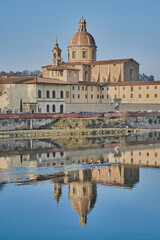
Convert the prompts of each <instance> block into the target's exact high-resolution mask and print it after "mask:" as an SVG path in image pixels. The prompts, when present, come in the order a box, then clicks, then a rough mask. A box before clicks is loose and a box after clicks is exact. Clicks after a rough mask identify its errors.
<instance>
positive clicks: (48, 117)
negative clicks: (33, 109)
mask: <svg viewBox="0 0 160 240" xmlns="http://www.w3.org/2000/svg"><path fill="white" fill-rule="evenodd" d="M66 118H83V119H84V118H86V119H88V118H97V121H96V122H97V124H96V126H95V127H97V128H98V124H99V125H102V119H104V121H106V119H118V122H119V119H121V120H122V122H123V124H120V125H119V126H118V125H117V123H116V124H115V123H113V126H111V125H109V126H107V125H105V127H106V128H107V127H121V128H124V127H129V128H140V129H142V128H143V129H159V128H160V113H159V112H157V113H72V114H71V113H69V114H65V113H64V114H0V131H12V130H32V129H50V128H52V129H53V128H54V124H55V123H56V122H58V121H59V120H60V119H66ZM99 119H101V120H99ZM98 121H99V123H98ZM105 124H106V123H105ZM82 127H83V126H82ZM85 127H86V126H85ZM99 127H100V126H99Z"/></svg>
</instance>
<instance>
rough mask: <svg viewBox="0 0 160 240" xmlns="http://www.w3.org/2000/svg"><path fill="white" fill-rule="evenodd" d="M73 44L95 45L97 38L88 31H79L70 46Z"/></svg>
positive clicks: (71, 40)
mask: <svg viewBox="0 0 160 240" xmlns="http://www.w3.org/2000/svg"><path fill="white" fill-rule="evenodd" d="M73 45H89V46H91V45H92V46H95V40H94V38H93V37H92V35H91V34H90V33H88V32H85V31H83V32H81V31H79V32H77V33H76V34H74V35H73V36H72V37H71V39H70V42H69V46H73Z"/></svg>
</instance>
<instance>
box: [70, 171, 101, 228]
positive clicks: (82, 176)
mask: <svg viewBox="0 0 160 240" xmlns="http://www.w3.org/2000/svg"><path fill="white" fill-rule="evenodd" d="M90 178H91V171H90V170H86V171H79V181H75V182H71V183H70V184H69V200H70V202H71V204H72V207H73V209H74V210H75V211H76V212H77V213H78V214H79V223H80V225H81V226H82V227H84V226H85V224H86V223H87V214H88V213H89V212H90V210H91V209H92V208H93V207H94V204H95V202H96V197H97V186H96V184H95V183H93V182H92V181H91V179H90ZM87 180H88V181H87ZM89 180H90V181H89Z"/></svg>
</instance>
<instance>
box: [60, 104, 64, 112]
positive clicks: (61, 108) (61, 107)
mask: <svg viewBox="0 0 160 240" xmlns="http://www.w3.org/2000/svg"><path fill="white" fill-rule="evenodd" d="M60 113H63V105H62V104H61V105H60Z"/></svg>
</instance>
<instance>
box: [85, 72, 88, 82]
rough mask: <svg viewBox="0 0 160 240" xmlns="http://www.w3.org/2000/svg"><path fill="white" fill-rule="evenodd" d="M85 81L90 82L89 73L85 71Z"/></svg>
mask: <svg viewBox="0 0 160 240" xmlns="http://www.w3.org/2000/svg"><path fill="white" fill-rule="evenodd" d="M85 81H86V82H87V81H88V72H87V71H85Z"/></svg>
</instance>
